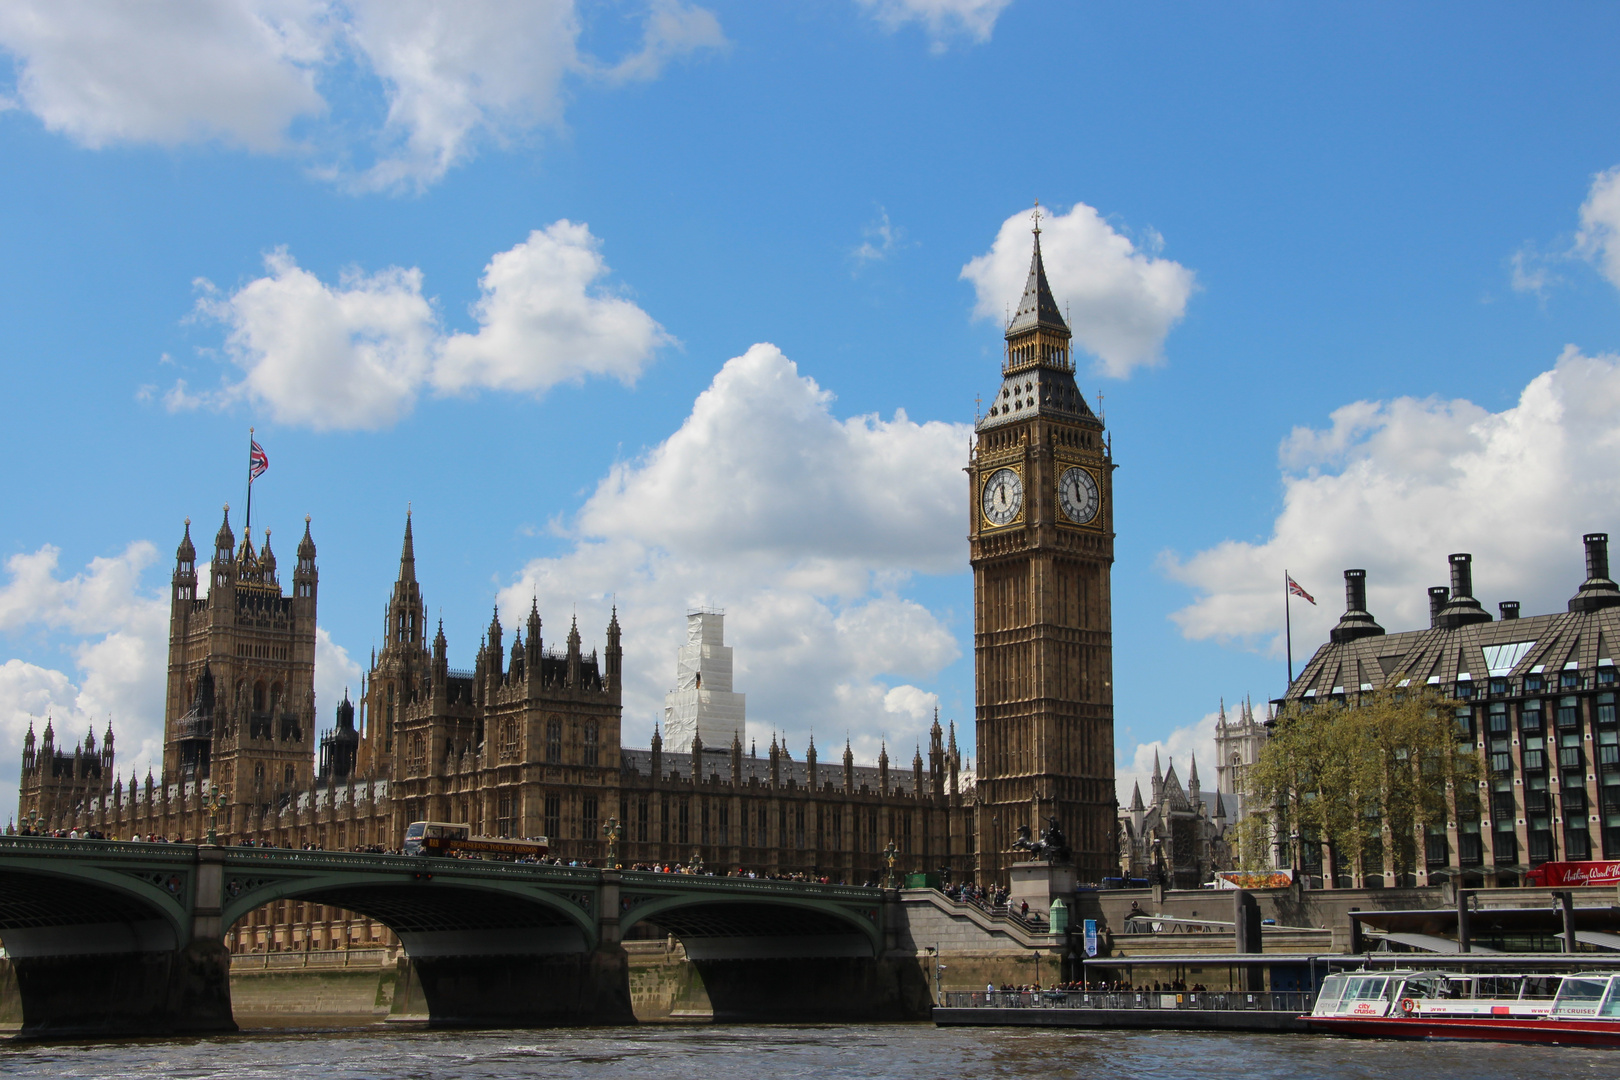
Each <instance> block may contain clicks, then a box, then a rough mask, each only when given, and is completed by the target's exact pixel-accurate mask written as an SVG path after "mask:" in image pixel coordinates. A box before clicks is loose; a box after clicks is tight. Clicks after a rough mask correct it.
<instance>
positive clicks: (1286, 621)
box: [248, 488, 1294, 687]
mask: <svg viewBox="0 0 1620 1080" xmlns="http://www.w3.org/2000/svg"><path fill="white" fill-rule="evenodd" d="M248 490H249V497H250V498H251V497H252V489H251V488H249V489H248ZM1291 580H1293V579H1292V578H1290V577H1289V575H1288V571H1287V570H1284V571H1283V638H1284V640H1285V641H1287V643H1288V685H1289V686H1290V687H1292V686H1293V685H1294V620H1293V616H1292V609H1293V605H1292V604H1290V603H1289V601H1290V600H1292V599H1293V596H1292V593H1293V590H1292V589H1290V588H1289V587H1288V583H1289V582H1290V581H1291Z"/></svg>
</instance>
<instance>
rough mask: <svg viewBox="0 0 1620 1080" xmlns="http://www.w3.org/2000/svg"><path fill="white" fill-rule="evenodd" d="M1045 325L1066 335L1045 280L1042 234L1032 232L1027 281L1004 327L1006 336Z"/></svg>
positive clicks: (1064, 324)
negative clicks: (1032, 247) (1015, 308)
mask: <svg viewBox="0 0 1620 1080" xmlns="http://www.w3.org/2000/svg"><path fill="white" fill-rule="evenodd" d="M1037 326H1047V327H1051V328H1052V329H1054V330H1061V331H1063V332H1064V333H1068V330H1069V324H1068V323H1066V322H1064V321H1063V314H1062V312H1060V311H1059V310H1058V306H1057V301H1056V300H1054V299H1053V298H1052V286H1051V285H1049V284H1047V281H1046V263H1045V262H1044V261H1042V259H1041V231H1040V230H1039V229H1036V230H1035V252H1034V254H1032V255H1031V256H1030V257H1029V279H1028V280H1027V281H1026V282H1025V283H1024V295H1023V296H1022V297H1020V298H1019V301H1018V310H1017V311H1015V312H1013V317H1012V321H1011V322H1009V323H1008V324H1007V336H1008V337H1012V336H1013V335H1014V334H1021V333H1023V332H1024V331H1026V330H1033V329H1035V328H1036V327H1037Z"/></svg>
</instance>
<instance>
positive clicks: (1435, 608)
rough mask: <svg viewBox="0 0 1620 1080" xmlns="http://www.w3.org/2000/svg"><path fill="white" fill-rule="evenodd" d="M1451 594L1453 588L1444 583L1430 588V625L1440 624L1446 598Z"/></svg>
mask: <svg viewBox="0 0 1620 1080" xmlns="http://www.w3.org/2000/svg"><path fill="white" fill-rule="evenodd" d="M1450 596H1451V590H1450V589H1448V588H1446V587H1445V586H1444V585H1435V586H1432V587H1431V588H1430V589H1429V626H1431V627H1435V626H1439V625H1440V609H1441V608H1443V607H1445V606H1446V599H1447V598H1448V597H1450Z"/></svg>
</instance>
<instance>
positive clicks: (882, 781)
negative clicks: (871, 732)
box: [878, 739, 889, 795]
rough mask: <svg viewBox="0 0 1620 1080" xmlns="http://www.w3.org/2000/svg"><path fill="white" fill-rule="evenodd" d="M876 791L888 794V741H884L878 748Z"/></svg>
mask: <svg viewBox="0 0 1620 1080" xmlns="http://www.w3.org/2000/svg"><path fill="white" fill-rule="evenodd" d="M878 790H879V791H880V792H882V793H883V794H885V795H887V794H888V793H889V740H887V739H884V740H883V742H882V743H880V744H879V746H878Z"/></svg>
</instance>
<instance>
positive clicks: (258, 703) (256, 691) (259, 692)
mask: <svg viewBox="0 0 1620 1080" xmlns="http://www.w3.org/2000/svg"><path fill="white" fill-rule="evenodd" d="M253 711H254V712H264V680H263V679H260V680H259V681H258V682H256V683H254V684H253Z"/></svg>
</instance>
